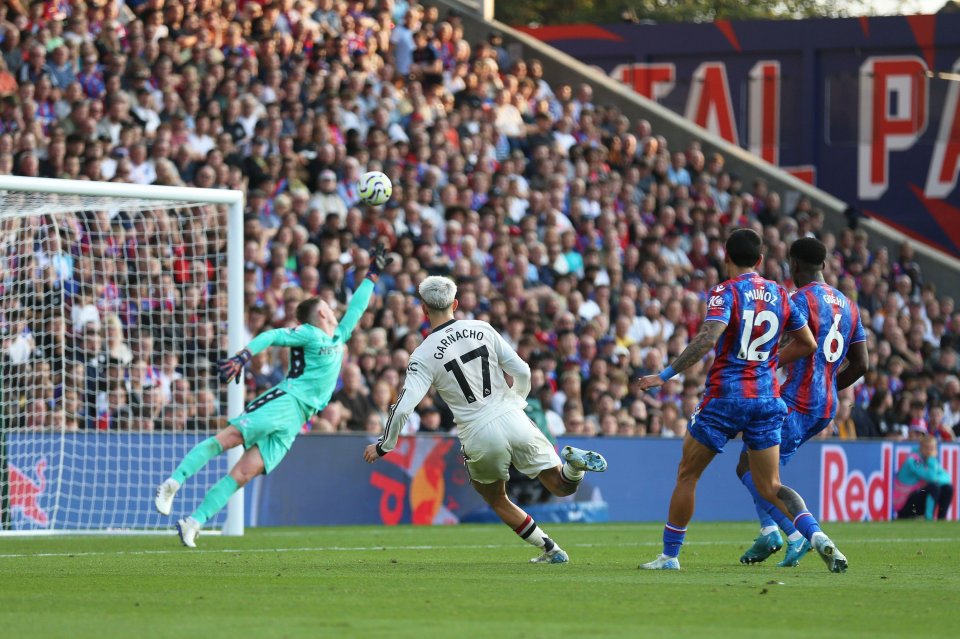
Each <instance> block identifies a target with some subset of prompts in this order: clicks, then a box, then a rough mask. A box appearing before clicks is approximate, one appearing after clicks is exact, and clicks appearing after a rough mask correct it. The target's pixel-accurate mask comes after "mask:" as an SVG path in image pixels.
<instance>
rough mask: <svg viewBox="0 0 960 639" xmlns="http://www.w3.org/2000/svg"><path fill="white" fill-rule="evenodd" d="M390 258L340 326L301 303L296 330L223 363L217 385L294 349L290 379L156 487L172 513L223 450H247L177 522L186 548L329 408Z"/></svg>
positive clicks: (319, 305)
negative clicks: (278, 350) (256, 360)
mask: <svg viewBox="0 0 960 639" xmlns="http://www.w3.org/2000/svg"><path fill="white" fill-rule="evenodd" d="M385 253H386V248H385V247H384V246H383V245H380V246H378V247H377V248H376V249H375V250H374V252H373V255H372V256H371V260H370V266H369V268H368V270H367V276H366V278H365V279H364V281H363V283H362V284H360V286H359V287H358V288H357V291H356V293H354V295H353V297H352V298H351V299H350V303H349V304H348V305H347V310H346V312H345V313H344V315H343V318H342V319H341V320H340V323H339V324H338V323H337V319H336V316H334V314H333V311H332V310H331V309H330V306H329V305H327V303H326V302H324V301H323V300H321V299H320V298H317V297H314V298H310V299H308V300H306V301H304V302H301V303H300V304H299V306H297V321H298V322H299V325H298V326H296V327H295V328H289V329H277V330H272V331H266V332H264V333H261V334H260V335H257V337H255V338H254V339H253V341H251V342H250V344H249V345H248V346H247V348H245V349H243V350H242V351H240V352H239V353H237V354H236V355H234V356H233V357H231V358H229V359H227V360H224V361H222V362H220V365H219V366H220V381H222V382H224V383H229V382H231V381H233V380H236V381H237V383H238V384H239V383H240V377H241V373H242V372H243V367H244V365H246V364H247V362H249V361H250V359H251V358H252V357H253V355H255V354H256V353H259V352H260V351H262V350H264V349H266V348H267V347H269V346H284V347H287V348H289V349H290V367H289V370H288V371H287V377H286V379H284V380H283V381H282V382H280V384H278V385H277V386H275V387H274V388H272V389H270V390H268V391H267V392H265V393H264V394H262V395H260V396H259V397H257V398H256V399H255V400H254V401H253V402H251V403H250V404H249V405H248V406H247V408H246V410H245V411H244V412H243V413H242V414H241V415H240V416H239V417H235V418H233V419H231V420H230V421H229V426H227V427H226V428H225V429H223V430H222V431H220V432H219V433H217V435H216V436H215V437H210V438H208V439H206V440H204V441H202V442H200V443H199V444H197V445H196V446H194V447H193V449H192V450H191V451H190V452H189V453H187V455H186V457H184V458H183V461H181V462H180V465H179V466H177V468H176V470H174V471H173V474H172V475H170V478H169V479H167V480H166V481H164V482H163V483H162V484H160V486H159V487H158V488H157V495H156V499H155V500H154V503H155V504H156V507H157V510H158V511H159V512H160V513H161V514H163V515H169V514H170V510H171V507H172V506H173V497H174V495H175V494H176V492H177V490H178V489H179V488H180V486H182V485H183V482H185V481H186V480H187V479H189V478H190V477H191V476H193V475H194V474H196V472H197V471H199V470H200V469H201V468H203V466H204V465H205V464H206V463H207V462H208V461H210V460H211V459H213V458H214V457H216V456H217V455H219V454H220V453H222V452H223V451H225V450H227V449H230V448H233V447H235V446H239V445H240V444H243V447H244V448H245V449H246V450H245V451H244V453H243V455H242V456H241V457H240V460H239V461H238V462H237V463H236V465H234V467H233V468H232V469H231V470H230V473H229V474H227V475H226V476H225V477H224V478H223V479H221V480H220V481H218V482H217V483H216V484H214V485H213V487H212V488H211V489H210V490H209V491H207V494H206V495H205V496H204V498H203V501H202V502H201V503H200V506H199V507H198V508H197V509H196V510H195V511H193V514H191V515H190V516H189V517H187V518H186V519H181V520H179V521H178V522H177V530H178V531H179V533H180V540H181V541H182V542H183V545H184V546H189V547H190V548H194V547H196V545H197V544H196V539H197V535H199V534H200V529H201V528H202V527H203V525H204V524H205V523H206V522H207V520H209V519H210V518H211V517H213V516H214V515H215V514H216V513H217V512H218V511H220V509H221V508H223V507H224V506H225V505H226V504H227V501H228V500H229V499H230V496H231V495H233V493H235V492H236V491H237V489H238V488H240V487H241V486H243V485H244V484H246V483H247V482H248V481H250V480H251V479H253V478H254V477H256V476H257V475H259V474H261V473H264V474H265V473H269V472H270V471H272V470H273V469H274V468H276V467H277V464H279V463H280V460H282V459H283V457H284V455H286V454H287V451H289V450H290V446H291V445H292V444H293V440H294V438H296V436H297V433H299V432H300V429H301V428H302V426H303V424H304V423H305V422H307V421H308V420H309V419H310V417H311V416H312V415H314V414H316V413H317V412H319V411H321V410H323V409H324V408H325V407H326V405H327V403H328V402H329V401H330V396H331V394H332V393H333V390H334V387H335V386H336V382H337V377H338V376H339V375H340V366H341V364H343V356H344V352H345V350H346V346H345V345H346V342H347V340H349V339H350V334H351V333H352V332H353V329H354V327H356V325H357V323H358V322H359V321H360V318H361V317H363V313H364V312H365V311H366V309H367V304H368V303H369V302H370V297H371V296H372V294H373V287H374V283H375V282H376V280H377V277H378V276H379V274H380V271H381V270H382V269H383V268H385V267H386V265H387V264H388V263H389V261H390V260H389V259H387V258H386V257H385Z"/></svg>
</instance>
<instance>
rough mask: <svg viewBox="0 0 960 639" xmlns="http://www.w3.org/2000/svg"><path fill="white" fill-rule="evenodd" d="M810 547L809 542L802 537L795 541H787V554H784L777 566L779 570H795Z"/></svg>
mask: <svg viewBox="0 0 960 639" xmlns="http://www.w3.org/2000/svg"><path fill="white" fill-rule="evenodd" d="M812 547H813V546H811V545H810V542H809V541H807V540H806V539H804V538H803V537H801V538H800V539H798V540H797V541H787V552H786V553H785V556H784V558H783V561H781V562H780V563H778V564H777V565H778V566H780V567H781V568H796V567H797V566H798V565H800V560H801V559H803V557H804V555H806V554H807V553H808V552H810V549H811V548H812Z"/></svg>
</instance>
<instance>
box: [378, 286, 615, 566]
mask: <svg viewBox="0 0 960 639" xmlns="http://www.w3.org/2000/svg"><path fill="white" fill-rule="evenodd" d="M419 290H420V298H421V300H422V301H423V305H424V310H425V312H426V314H427V317H428V318H429V320H430V328H431V331H430V335H429V336H428V337H427V338H426V339H425V340H424V341H423V343H422V344H420V346H418V347H417V349H416V350H414V351H413V353H412V354H411V355H410V363H409V365H408V366H407V375H406V380H405V382H404V384H403V390H401V391H400V395H399V396H398V397H397V402H396V404H394V405H393V407H392V409H391V411H390V414H389V415H388V417H387V423H386V426H385V427H384V430H383V435H382V436H381V437H380V439H379V440H378V441H377V443H376V444H371V445H369V446H367V447H366V449H365V450H364V451H363V458H364V459H365V460H366V461H367V462H369V463H373V462H375V461H377V460H378V459H380V457H382V456H384V455H386V454H387V453H389V452H390V451H391V450H393V448H394V446H396V444H397V437H398V435H399V434H400V431H401V430H402V428H403V426H404V424H405V423H406V421H407V418H408V417H409V416H410V413H412V412H413V410H414V408H416V407H417V405H418V404H419V403H420V401H421V400H422V399H423V397H424V395H426V394H427V391H429V390H430V387H431V386H434V387H436V389H437V392H438V393H440V397H442V398H443V401H444V402H446V403H447V405H448V406H449V407H450V410H451V411H453V416H454V419H455V420H456V422H457V432H458V436H459V437H460V443H461V444H462V446H463V456H464V459H465V461H466V467H467V472H468V473H469V474H470V479H471V481H472V482H473V486H474V488H476V490H477V492H478V493H480V495H481V496H482V497H483V499H484V501H486V502H487V504H489V505H490V507H491V508H492V509H493V510H494V512H496V513H497V515H498V516H499V517H500V519H502V520H503V523H505V524H507V525H508V526H510V527H511V528H512V529H513V530H514V532H516V533H517V534H518V535H520V538H521V539H523V540H524V541H526V542H527V543H529V544H531V545H533V546H536V547H537V548H539V549H540V550H542V551H543V552H542V554H541V555H540V556H539V557H536V558H534V559H531V562H534V563H557V564H559V563H566V562H568V561H569V560H570V559H569V557H568V556H567V553H566V552H565V551H564V550H563V549H561V548H560V546H558V545H557V543H556V542H555V541H553V540H552V539H551V538H550V537H548V536H547V535H546V533H544V532H543V530H541V529H540V527H539V526H537V522H535V521H534V520H533V518H532V517H530V515H528V514H527V513H525V512H524V511H523V510H522V509H520V508H519V507H518V506H517V505H516V504H514V503H513V502H512V501H510V499H509V498H508V497H507V491H506V483H507V479H508V478H509V472H510V464H513V465H514V466H515V467H516V468H517V470H519V471H520V472H521V473H523V474H524V475H527V476H528V477H530V478H534V477H537V478H539V479H540V482H541V483H543V485H544V486H545V487H546V488H547V489H548V490H549V491H550V492H551V493H553V494H554V495H557V496H560V497H562V496H566V495H572V494H573V493H574V492H576V490H577V487H578V486H579V484H580V481H581V480H582V479H583V475H584V472H585V471H595V472H602V471H604V470H606V469H607V462H606V460H604V459H603V457H602V456H601V455H599V454H598V453H595V452H591V451H585V450H580V449H578V448H573V447H572V446H566V447H564V449H563V451H562V454H563V457H564V459H565V460H566V463H561V461H560V457H559V456H558V455H557V453H556V451H555V450H554V448H553V446H552V445H551V444H550V441H549V440H548V439H547V438H546V436H544V434H543V433H542V432H540V430H539V429H538V428H537V427H536V425H534V423H533V422H532V421H530V419H529V418H528V417H527V416H526V415H525V414H524V412H523V409H524V407H526V405H527V401H526V397H527V393H528V392H530V367H529V366H528V365H527V363H526V362H524V361H523V360H522V359H520V356H519V355H517V353H516V352H515V351H514V350H513V349H512V348H511V347H510V346H509V345H508V344H507V343H506V341H504V339H503V338H502V337H501V336H500V334H499V333H497V331H496V330H494V328H493V327H492V326H490V324H488V323H486V322H481V321H477V320H457V319H455V318H454V311H456V310H457V300H456V295H457V286H456V284H454V282H453V281H452V280H450V279H448V278H446V277H438V276H431V277H428V278H426V279H424V280H423V282H422V283H421V284H420V289H419ZM504 372H506V373H508V374H509V375H510V376H511V377H512V378H513V386H512V387H511V386H509V385H507V381H506V379H504V376H503V373H504Z"/></svg>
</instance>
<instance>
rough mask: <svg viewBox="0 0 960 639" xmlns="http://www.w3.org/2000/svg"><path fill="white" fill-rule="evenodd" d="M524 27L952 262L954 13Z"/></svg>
mask: <svg viewBox="0 0 960 639" xmlns="http://www.w3.org/2000/svg"><path fill="white" fill-rule="evenodd" d="M523 31H526V32H527V33H529V34H530V35H533V36H535V37H537V38H539V39H540V40H543V41H545V42H548V43H549V44H551V45H553V46H555V47H557V48H558V49H560V50H562V51H564V52H566V53H568V54H570V55H572V56H573V57H575V58H577V59H579V60H582V61H583V62H585V63H587V64H591V65H594V66H596V67H597V68H598V69H600V70H601V71H602V72H604V73H607V74H609V75H611V76H612V77H614V78H616V79H618V80H620V81H622V82H624V83H625V84H627V85H629V86H631V87H633V88H634V90H636V91H637V92H638V93H641V94H643V95H645V96H647V97H649V98H651V99H654V100H656V101H658V102H659V103H660V104H662V105H664V106H666V107H668V108H669V109H671V110H673V111H675V112H677V113H680V114H681V115H684V116H686V117H687V118H688V119H690V120H692V121H694V122H695V123H697V124H699V125H701V126H703V127H705V128H707V129H709V130H711V131H712V132H714V133H716V134H717V135H719V136H720V137H723V138H725V139H726V140H727V141H729V142H732V143H734V144H738V145H740V146H741V147H743V148H746V149H749V150H750V151H751V152H753V153H755V154H756V155H758V156H760V157H761V158H763V159H765V160H767V161H768V162H771V163H773V164H776V165H778V166H781V167H783V168H784V169H786V170H788V171H790V172H792V173H794V174H795V175H797V176H798V177H800V178H801V179H804V180H806V181H809V182H811V183H813V184H815V185H816V186H818V187H820V188H822V189H824V190H826V191H827V192H829V193H831V194H833V195H834V196H836V197H838V198H839V199H841V200H843V201H845V202H848V203H850V204H851V205H853V206H856V207H857V208H859V209H860V210H861V211H863V212H865V213H867V214H868V215H872V216H875V217H878V218H880V219H882V220H883V221H885V222H887V223H888V224H890V225H892V226H894V227H895V228H897V229H899V230H901V231H902V232H904V233H906V234H908V235H910V236H912V237H915V238H917V239H920V240H922V241H924V242H926V243H928V244H930V245H932V246H934V247H936V248H939V249H940V250H942V251H945V252H947V253H950V254H953V255H955V256H960V189H958V188H957V186H958V184H957V180H958V174H960V101H958V95H960V82H958V81H957V80H958V78H960V75H958V74H960V14H943V15H935V16H934V15H930V16H895V17H877V18H850V19H838V20H828V19H817V20H782V21H756V22H729V21H723V20H721V21H717V22H715V23H712V24H665V25H628V24H619V25H610V26H596V25H567V26H552V27H540V28H529V29H523Z"/></svg>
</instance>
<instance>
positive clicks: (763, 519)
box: [740, 470, 777, 528]
mask: <svg viewBox="0 0 960 639" xmlns="http://www.w3.org/2000/svg"><path fill="white" fill-rule="evenodd" d="M740 483H742V484H743V485H744V486H745V487H746V489H747V490H748V491H750V494H751V495H753V505H754V506H755V507H756V509H757V517H758V518H759V519H760V528H769V527H770V526H776V525H777V523H776V522H775V521H774V520H773V517H771V516H770V511H769V510H768V509H767V506H768V505H769V504H768V502H766V501H765V500H764V499H763V497H761V496H760V493H758V492H757V487H756V486H754V485H753V476H752V475H751V474H750V471H749V470H748V471H747V472H746V473H744V475H743V477H741V478H740Z"/></svg>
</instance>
